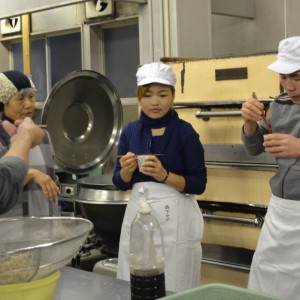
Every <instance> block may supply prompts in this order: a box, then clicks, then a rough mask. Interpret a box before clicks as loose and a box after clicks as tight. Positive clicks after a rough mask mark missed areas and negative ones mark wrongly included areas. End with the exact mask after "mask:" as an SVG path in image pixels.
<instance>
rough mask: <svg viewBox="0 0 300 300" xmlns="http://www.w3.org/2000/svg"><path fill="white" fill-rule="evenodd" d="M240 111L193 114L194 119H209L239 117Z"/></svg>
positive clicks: (199, 112)
mask: <svg viewBox="0 0 300 300" xmlns="http://www.w3.org/2000/svg"><path fill="white" fill-rule="evenodd" d="M241 115H242V112H241V111H200V110H198V111H197V112H196V113H195V116H196V118H198V119H206V118H211V117H240V116H241Z"/></svg>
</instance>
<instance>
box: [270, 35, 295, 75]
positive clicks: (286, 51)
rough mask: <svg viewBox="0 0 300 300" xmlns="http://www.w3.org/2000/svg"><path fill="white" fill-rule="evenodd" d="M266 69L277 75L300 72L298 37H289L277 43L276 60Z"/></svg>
mask: <svg viewBox="0 0 300 300" xmlns="http://www.w3.org/2000/svg"><path fill="white" fill-rule="evenodd" d="M268 69H270V70H272V71H275V72H277V73H279V74H292V73H295V72H296V71H298V70H300V36H294V37H290V38H287V39H284V40H282V41H281V42H280V43H279V47H278V54H277V60H276V61H275V62H273V63H272V64H270V65H269V66H268Z"/></svg>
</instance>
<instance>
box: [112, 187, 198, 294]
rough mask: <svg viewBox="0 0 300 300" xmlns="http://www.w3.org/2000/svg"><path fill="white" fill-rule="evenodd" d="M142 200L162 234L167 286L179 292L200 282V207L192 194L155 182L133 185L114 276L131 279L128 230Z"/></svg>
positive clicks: (168, 289) (169, 289)
mask: <svg viewBox="0 0 300 300" xmlns="http://www.w3.org/2000/svg"><path fill="white" fill-rule="evenodd" d="M142 201H147V203H148V204H149V205H150V206H151V209H152V213H153V215H154V216H155V217H156V219H157V220H158V222H159V224H160V226H161V229H162V232H163V235H164V243H165V280H166V290H167V291H173V292H178V291H182V290H186V289H189V288H193V287H197V286H199V285H200V270H201V258H202V247H201V240H202V236H203V216H202V213H201V210H200V208H199V206H198V204H197V201H196V199H195V197H194V196H191V195H185V194H182V193H180V192H178V191H176V190H175V189H174V188H172V187H170V186H168V185H167V184H162V183H155V182H142V183H137V184H135V185H134V186H133V189H132V195H131V200H130V201H129V203H128V205H127V208H126V212H125V216H124V220H123V225H122V231H121V237H120V247H119V256H118V272H117V278H119V279H123V280H127V281H129V280H130V271H129V239H130V231H131V225H132V222H133V220H134V218H135V216H136V214H137V212H138V208H139V206H140V204H141V202H142Z"/></svg>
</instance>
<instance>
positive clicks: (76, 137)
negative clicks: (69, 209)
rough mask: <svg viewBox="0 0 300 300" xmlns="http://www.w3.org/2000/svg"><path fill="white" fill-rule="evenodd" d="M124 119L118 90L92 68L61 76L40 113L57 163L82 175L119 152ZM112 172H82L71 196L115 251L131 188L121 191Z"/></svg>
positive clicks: (109, 246)
mask: <svg viewBox="0 0 300 300" xmlns="http://www.w3.org/2000/svg"><path fill="white" fill-rule="evenodd" d="M122 122H123V108H122V104H121V100H120V98H119V96H118V93H117V91H116V89H115V88H114V86H113V84H112V83H111V82H110V81H109V80H108V79H107V78H106V77H105V76H103V75H101V74H99V73H97V72H94V71H76V72H73V73H70V74H68V75H67V76H66V77H65V78H63V79H62V80H61V81H59V82H58V83H57V84H56V85H55V87H54V88H53V90H52V91H51V93H50V95H49V97H48V99H47V100H46V103H45V106H44V109H43V112H42V123H43V124H46V125H47V129H48V131H49V132H50V135H51V138H52V142H53V147H54V151H55V157H56V162H57V164H58V166H59V167H61V168H62V169H63V170H64V171H66V172H68V173H72V174H80V175H83V176H86V175H88V174H89V173H90V171H92V170H94V169H95V168H96V167H98V166H99V165H102V164H104V163H105V162H106V161H107V160H108V158H109V157H111V156H112V154H113V153H115V150H116V146H117V143H118V141H119V136H120V133H121V129H122V125H123V123H122ZM111 177H112V175H111V174H109V175H108V174H106V175H101V176H95V177H90V176H86V177H82V178H81V179H79V180H78V181H77V194H76V195H74V196H73V197H72V198H73V199H72V200H74V201H75V202H76V203H78V204H79V205H80V207H81V211H82V212H83V214H84V217H86V218H87V219H89V220H90V221H92V223H93V224H94V230H95V233H96V234H97V235H98V236H99V237H100V238H101V239H102V240H103V241H104V243H105V247H104V249H103V250H105V251H106V252H109V253H111V254H113V255H117V252H118V247H119V238H120V231H121V226H122V221H123V216H124V212H125V208H126V204H127V201H128V200H129V197H130V192H122V191H119V190H117V189H116V188H115V187H114V185H113V183H112V180H111Z"/></svg>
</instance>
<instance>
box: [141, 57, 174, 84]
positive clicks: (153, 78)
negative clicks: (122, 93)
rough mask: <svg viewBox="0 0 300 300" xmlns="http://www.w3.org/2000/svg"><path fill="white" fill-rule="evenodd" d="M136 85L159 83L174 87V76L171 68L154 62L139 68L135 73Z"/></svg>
mask: <svg viewBox="0 0 300 300" xmlns="http://www.w3.org/2000/svg"><path fill="white" fill-rule="evenodd" d="M136 77H137V85H138V86H141V85H145V84H150V83H161V84H166V85H171V86H175V84H176V75H175V73H174V71H173V70H172V68H171V67H170V66H168V65H166V64H164V63H160V62H154V63H150V64H145V65H143V66H141V67H140V68H139V69H138V71H137V73H136Z"/></svg>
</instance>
